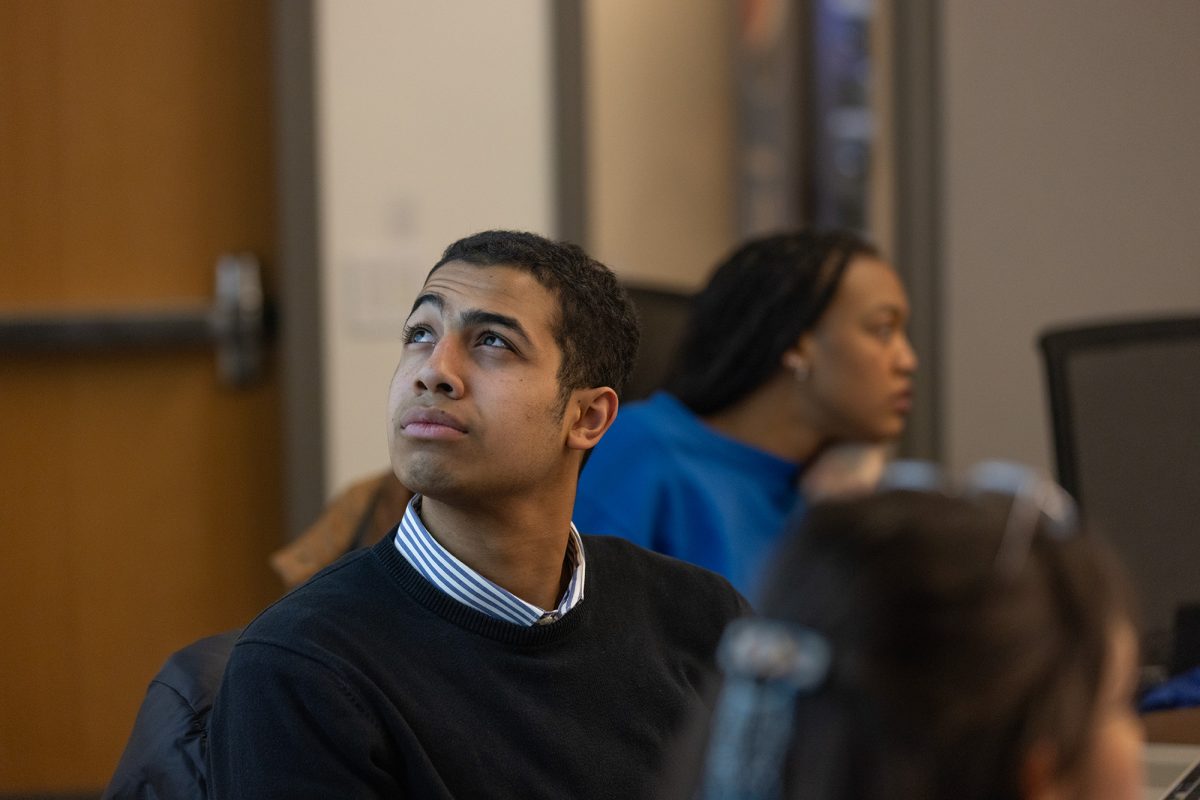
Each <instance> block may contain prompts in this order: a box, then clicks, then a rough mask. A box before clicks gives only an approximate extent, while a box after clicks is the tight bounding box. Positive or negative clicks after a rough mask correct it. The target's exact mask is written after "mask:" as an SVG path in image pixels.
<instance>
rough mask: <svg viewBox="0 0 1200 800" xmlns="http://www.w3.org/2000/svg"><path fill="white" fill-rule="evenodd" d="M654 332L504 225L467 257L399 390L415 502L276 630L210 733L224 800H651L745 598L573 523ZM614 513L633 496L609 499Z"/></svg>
mask: <svg viewBox="0 0 1200 800" xmlns="http://www.w3.org/2000/svg"><path fill="white" fill-rule="evenodd" d="M637 344H638V323H637V319H636V315H635V313H634V311H633V308H632V305H631V303H630V300H629V298H628V295H627V294H626V293H625V291H624V290H623V289H622V288H621V287H620V286H619V284H618V283H617V280H616V277H615V276H614V275H613V274H612V272H610V271H609V270H608V269H607V268H606V267H605V266H604V265H602V264H600V263H599V262H597V261H595V260H594V259H592V258H590V257H588V256H587V254H586V253H584V252H583V251H582V250H581V249H579V248H578V247H576V246H574V245H570V244H566V243H561V242H551V241H548V240H546V239H543V238H542V237H540V236H536V235H533V234H527V233H515V232H510V231H489V232H485V233H481V234H477V235H475V236H471V237H468V238H466V239H462V240H460V241H458V242H456V243H454V244H452V245H451V246H450V247H449V248H447V250H446V251H445V253H444V254H443V255H442V258H441V260H439V261H438V263H437V264H436V265H434V267H433V269H432V270H431V271H430V273H429V275H428V276H427V278H426V280H425V285H424V287H423V288H422V289H421V291H420V293H419V295H418V296H417V298H416V301H415V302H414V303H413V304H412V307H411V310H410V312H409V315H408V318H407V321H406V325H405V333H404V336H403V342H402V345H401V352H400V358H399V365H398V366H397V368H396V372H395V375H394V377H393V379H392V383H391V388H390V391H389V395H388V420H387V434H388V443H389V447H390V452H391V460H392V467H393V469H394V471H395V473H396V476H397V477H398V478H399V480H400V482H401V483H402V484H403V485H404V486H405V487H407V488H408V489H411V490H412V491H414V492H415V493H416V494H415V496H414V497H413V498H412V500H411V501H410V502H409V504H408V507H407V509H406V511H405V513H404V516H403V518H402V519H401V521H400V523H399V525H398V526H397V527H396V528H395V529H394V530H393V531H392V533H391V534H389V535H388V536H386V537H384V538H383V539H382V540H381V541H380V542H378V543H377V544H375V545H373V546H372V547H369V548H367V549H363V550H359V551H357V552H354V553H351V554H350V555H348V556H346V557H344V558H342V559H341V560H340V561H338V562H337V563H335V564H334V565H332V566H330V567H328V568H327V569H325V570H323V571H322V572H320V573H318V574H317V575H316V576H314V577H313V578H311V579H309V580H308V581H307V582H305V583H304V584H303V585H302V586H301V587H299V588H298V589H296V590H294V591H292V592H291V593H290V594H288V595H287V596H285V597H284V598H283V599H281V600H280V601H278V602H277V603H275V605H273V606H272V607H270V608H268V609H267V610H266V611H264V612H263V613H262V614H261V615H260V616H259V617H258V618H257V619H256V620H254V621H253V622H252V623H250V625H249V626H248V627H247V628H246V629H245V631H244V633H243V634H242V636H241V638H240V639H238V641H237V644H236V645H235V646H234V648H233V654H232V656H231V657H230V660H229V665H228V667H227V669H226V671H225V676H224V682H223V683H222V686H221V689H220V692H219V693H218V695H217V699H216V702H215V705H214V706H213V712H212V717H211V719H210V721H209V754H210V755H209V759H210V763H211V771H212V787H213V796H214V797H216V798H234V797H254V798H289V799H291V800H295V799H296V798H322V800H323V799H324V798H330V797H355V798H385V797H386V798H391V797H420V798H442V799H446V798H454V797H497V798H504V797H509V798H522V799H523V800H525V799H528V798H562V797H571V798H614V799H615V798H637V797H642V796H646V795H647V793H648V791H649V788H650V786H651V784H652V782H653V776H654V775H656V774H657V772H658V771H659V770H660V769H661V760H662V755H663V753H664V749H665V747H666V744H667V742H668V741H669V740H670V739H671V737H672V736H673V734H674V732H675V729H676V726H677V723H679V722H680V721H681V720H682V718H683V717H684V716H685V714H686V713H687V712H688V711H689V710H690V709H692V708H693V706H694V705H696V704H697V703H699V702H701V700H702V696H703V694H702V687H703V686H704V685H705V684H707V683H708V682H709V681H710V679H712V678H714V677H715V671H716V667H715V664H714V663H713V654H714V652H715V649H716V644H717V640H718V638H719V636H720V633H721V630H722V629H723V627H724V626H725V624H726V623H728V622H729V621H730V620H732V619H734V618H735V617H738V616H740V615H742V614H743V613H744V611H745V608H746V606H745V601H744V600H743V599H742V598H741V596H740V595H739V594H738V593H737V592H736V591H735V590H734V589H733V588H732V587H731V586H730V585H729V583H728V582H727V581H725V580H724V579H722V578H721V577H720V576H718V575H715V574H713V573H711V572H708V571H707V570H703V569H700V568H697V567H695V566H692V565H690V564H685V563H683V562H681V561H676V560H674V559H669V558H665V557H663V556H661V555H659V554H657V553H652V552H649V551H647V550H644V549H642V548H640V547H637V546H635V545H632V544H630V543H629V542H627V541H625V540H623V539H620V538H615V537H604V536H581V535H580V534H579V533H578V532H577V530H576V529H575V527H574V526H573V525H572V524H571V508H572V505H573V504H574V499H575V487H576V481H577V480H578V475H579V469H580V463H581V461H582V459H583V456H584V453H586V452H587V451H588V450H589V449H590V448H592V447H593V446H594V445H595V444H596V442H598V441H599V440H600V438H601V437H602V436H603V435H604V434H605V431H606V430H608V427H609V425H610V424H611V423H612V421H613V419H614V417H615V416H616V414H617V405H618V395H617V393H618V391H620V389H621V387H622V385H623V384H624V383H625V381H626V379H627V378H628V375H629V372H630V369H631V367H632V363H633V358H634V354H635V352H636V349H637ZM614 502H619V501H614Z"/></svg>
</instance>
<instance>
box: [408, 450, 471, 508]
mask: <svg viewBox="0 0 1200 800" xmlns="http://www.w3.org/2000/svg"><path fill="white" fill-rule="evenodd" d="M394 468H395V471H396V476H397V477H398V478H399V479H400V482H401V483H402V484H404V485H405V486H406V487H408V489H409V490H410V491H413V492H416V493H417V494H420V495H423V496H425V497H432V498H435V499H436V498H438V497H440V496H443V495H446V494H448V493H449V494H452V493H453V492H454V490H455V489H456V488H458V487H459V485H460V484H461V474H460V473H459V472H458V471H457V470H452V469H449V468H448V467H447V465H445V464H442V463H439V462H438V461H434V460H432V459H424V458H412V459H408V460H406V461H405V462H404V463H402V464H398V465H395V467H394Z"/></svg>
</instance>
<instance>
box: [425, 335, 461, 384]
mask: <svg viewBox="0 0 1200 800" xmlns="http://www.w3.org/2000/svg"><path fill="white" fill-rule="evenodd" d="M461 367H462V353H461V352H460V350H459V348H458V346H457V344H456V343H455V342H454V341H453V340H451V339H448V338H447V339H442V340H441V341H440V342H438V343H437V344H436V345H434V347H433V350H431V351H430V353H429V357H428V358H426V359H425V362H424V363H423V364H421V368H420V369H419V370H417V377H416V386H415V388H416V389H417V391H418V392H435V393H439V394H445V395H448V396H450V397H455V398H457V397H461V396H462V393H463V380H462V369H461Z"/></svg>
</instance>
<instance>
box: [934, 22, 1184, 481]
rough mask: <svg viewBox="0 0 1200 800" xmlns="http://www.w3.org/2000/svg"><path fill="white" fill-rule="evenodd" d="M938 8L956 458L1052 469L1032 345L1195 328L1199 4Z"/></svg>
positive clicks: (949, 444) (946, 423)
mask: <svg viewBox="0 0 1200 800" xmlns="http://www.w3.org/2000/svg"><path fill="white" fill-rule="evenodd" d="M942 5H943V15H942V22H943V28H942V37H943V38H942V43H941V51H942V53H941V55H942V59H941V70H942V75H943V79H944V86H943V89H944V92H943V97H942V102H943V107H942V110H943V130H942V142H943V154H942V169H943V176H944V185H943V190H944V196H943V207H944V209H945V214H944V219H943V249H942V252H943V260H944V273H943V274H944V286H943V302H944V319H943V321H942V322H943V325H942V342H943V353H944V360H943V363H942V364H941V365H940V366H941V369H942V370H943V374H942V376H941V382H942V387H943V401H944V402H943V406H942V407H943V409H944V410H945V417H944V419H943V420H942V425H943V430H944V433H945V439H944V441H945V445H946V457H947V460H948V461H949V462H950V463H951V464H953V465H956V466H962V465H965V464H968V463H971V462H973V461H975V460H978V459H980V458H984V457H1008V458H1016V459H1020V460H1023V461H1027V462H1032V463H1035V464H1043V465H1046V466H1047V467H1048V466H1050V464H1052V457H1051V447H1050V439H1049V434H1048V426H1047V422H1046V419H1047V411H1046V402H1045V399H1044V389H1043V384H1042V375H1041V363H1040V361H1039V360H1038V356H1037V353H1036V350H1035V345H1034V339H1035V337H1036V335H1037V334H1038V332H1039V331H1041V330H1042V329H1043V328H1045V327H1046V326H1048V325H1051V324H1056V323H1060V322H1069V321H1076V320H1084V319H1091V318H1099V317H1109V316H1126V315H1133V314H1141V313H1159V312H1169V311H1172V310H1190V311H1191V312H1192V313H1200V256H1198V253H1200V224H1198V220H1200V147H1197V144H1196V142H1197V136H1198V134H1197V132H1198V131H1200V90H1198V89H1197V84H1196V80H1197V76H1198V75H1200V44H1198V43H1200V3H1196V2H1193V0H1089V1H1088V2H1083V0H1070V1H1069V2H1054V3H1049V2H1044V0H946V1H945V2H944V3H943V4H942ZM926 366H927V367H929V366H930V365H926Z"/></svg>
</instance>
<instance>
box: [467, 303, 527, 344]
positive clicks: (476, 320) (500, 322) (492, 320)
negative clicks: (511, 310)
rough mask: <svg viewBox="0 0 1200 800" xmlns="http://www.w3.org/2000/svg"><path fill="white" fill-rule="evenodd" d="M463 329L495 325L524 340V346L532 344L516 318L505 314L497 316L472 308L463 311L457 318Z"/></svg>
mask: <svg viewBox="0 0 1200 800" xmlns="http://www.w3.org/2000/svg"><path fill="white" fill-rule="evenodd" d="M459 319H460V320H461V322H462V326H463V327H464V328H469V327H474V326H477V325H496V326H498V327H501V328H507V329H508V330H510V331H512V332H513V333H515V334H516V335H517V336H519V337H520V338H521V339H524V340H525V343H526V344H533V340H531V339H530V338H529V334H528V333H527V332H526V331H525V327H524V326H523V325H522V324H521V323H520V321H518V320H517V318H516V317H510V316H507V315H505V314H497V313H496V312H494V311H484V310H483V309H480V308H472V309H468V310H467V311H464V312H463V313H462V316H461V317H459Z"/></svg>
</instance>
